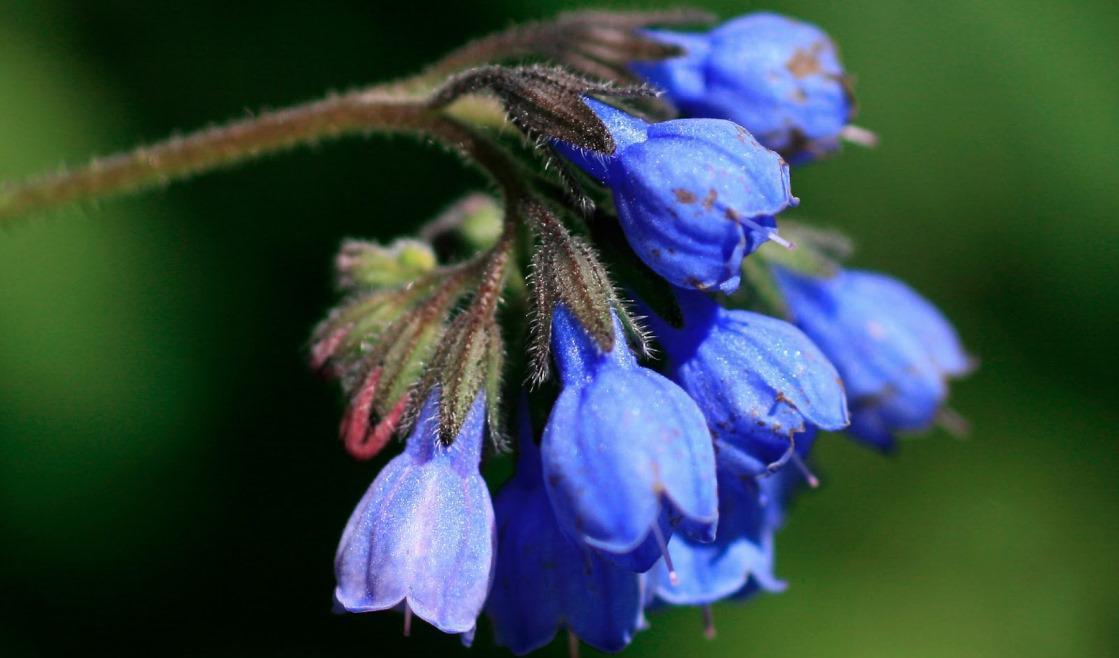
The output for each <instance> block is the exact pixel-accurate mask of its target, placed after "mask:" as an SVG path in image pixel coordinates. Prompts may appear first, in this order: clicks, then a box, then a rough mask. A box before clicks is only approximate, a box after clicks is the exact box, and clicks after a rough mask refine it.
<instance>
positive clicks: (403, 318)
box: [311, 12, 970, 654]
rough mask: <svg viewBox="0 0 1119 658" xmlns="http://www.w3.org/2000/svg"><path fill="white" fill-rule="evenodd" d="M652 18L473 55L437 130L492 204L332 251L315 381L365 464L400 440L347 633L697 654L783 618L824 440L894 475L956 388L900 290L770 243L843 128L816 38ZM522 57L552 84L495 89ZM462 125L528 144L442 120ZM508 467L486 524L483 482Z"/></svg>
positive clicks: (922, 315) (351, 584)
mask: <svg viewBox="0 0 1119 658" xmlns="http://www.w3.org/2000/svg"><path fill="white" fill-rule="evenodd" d="M687 19H688V20H694V16H690V15H689V16H688V18H687ZM666 21H667V19H666V18H665V17H663V16H658V15H643V14H639V15H631V14H613V13H605V12H595V13H588V14H576V15H571V16H565V17H561V18H560V19H557V20H556V21H555V22H554V23H541V24H536V25H534V26H532V27H531V29H528V30H527V31H526V32H518V31H514V32H512V33H510V34H509V35H505V36H503V37H501V38H497V39H494V40H492V41H489V42H487V41H485V40H483V41H482V42H480V44H481V45H475V46H473V49H472V50H467V51H466V52H467V53H468V54H470V55H472V56H473V55H477V54H478V53H479V52H481V53H485V55H486V56H485V57H484V58H481V60H482V61H475V62H472V63H473V64H483V65H482V66H478V67H474V68H466V69H464V70H461V71H457V72H455V74H454V75H452V76H451V77H450V78H449V79H448V80H447V81H446V83H445V84H444V85H442V86H441V87H439V88H437V89H436V90H434V91H433V93H432V95H431V100H430V102H429V103H428V105H426V106H425V112H428V114H426V115H423V116H425V117H436V118H435V119H432V122H433V123H431V125H430V130H431V132H432V133H433V134H435V135H436V137H437V138H438V139H440V140H442V141H443V142H444V143H447V144H448V145H450V146H452V147H453V148H457V149H459V150H460V151H462V152H463V153H464V154H465V155H466V156H467V158H468V159H469V160H471V161H473V162H475V163H477V164H478V165H479V166H481V167H482V168H483V169H484V170H485V171H487V172H488V173H489V174H490V176H491V177H492V179H493V181H494V183H495V184H496V185H497V187H498V189H499V190H500V193H501V197H502V199H501V202H498V201H496V200H490V199H489V198H488V197H485V196H478V195H474V196H471V197H470V198H469V199H468V200H466V201H464V202H463V203H461V204H458V205H456V206H455V207H453V208H452V209H451V210H449V211H448V212H447V213H446V214H445V215H444V216H442V217H440V218H439V219H437V220H436V221H435V222H433V223H432V224H431V225H429V226H428V227H427V228H425V229H424V231H423V232H422V235H423V237H424V238H425V240H404V241H398V242H396V243H393V244H392V245H389V246H387V247H386V246H380V245H376V244H373V243H368V242H358V241H350V242H347V243H346V244H345V245H344V247H343V250H342V254H341V256H340V257H339V261H338V270H339V285H340V287H341V289H342V290H343V291H344V292H345V293H346V296H345V299H344V301H343V303H342V304H341V305H340V306H339V307H338V308H337V309H336V310H334V311H333V312H332V313H331V314H330V316H329V317H328V318H327V319H326V320H325V321H324V322H323V323H322V325H320V327H319V328H318V329H317V331H316V333H315V336H314V339H313V344H312V348H311V352H312V361H313V364H314V366H315V367H316V368H317V369H319V370H320V371H321V372H323V373H324V374H326V375H328V376H331V377H334V378H337V379H338V380H339V381H340V382H341V384H342V387H343V389H344V390H345V392H346V394H347V396H348V399H349V402H348V406H347V411H346V414H345V418H344V421H343V423H342V428H341V435H342V439H343V442H344V443H345V445H346V447H347V449H348V450H349V451H350V452H351V453H352V454H353V455H354V456H355V457H358V458H361V459H369V458H372V457H374V456H375V455H376V454H378V453H379V452H380V451H381V450H382V449H384V448H385V447H386V446H387V445H388V444H389V440H390V438H391V437H392V436H396V435H407V440H406V442H405V445H404V449H403V452H401V453H400V454H398V455H397V456H395V457H393V458H392V459H391V461H389V462H388V463H387V465H385V466H384V467H383V468H382V469H381V471H380V473H379V474H378V475H377V477H376V479H375V480H374V482H373V484H372V486H370V488H369V490H368V492H367V493H366V494H365V496H364V497H363V498H362V499H361V501H360V503H358V506H357V508H356V510H355V511H354V512H353V515H352V516H351V517H350V520H349V523H348V524H347V525H346V529H345V532H344V533H343V535H342V540H341V543H340V545H339V548H338V553H337V558H336V562H335V569H336V576H337V589H336V591H335V599H336V602H337V604H338V605H339V606H340V608H341V609H344V610H347V611H350V612H367V611H375V610H387V609H396V610H400V611H402V612H403V613H404V619H405V622H404V623H405V628H406V631H407V629H408V628H409V627H410V625H411V622H412V618H413V616H416V617H419V618H420V619H423V620H424V621H426V622H428V623H430V624H432V625H433V626H435V627H436V628H438V629H439V630H441V631H443V632H446V633H454V634H460V635H461V636H462V639H463V641H464V643H466V644H469V643H470V642H471V641H472V640H473V638H474V633H475V628H476V624H477V620H478V618H479V617H480V616H482V615H483V614H485V615H487V616H488V617H489V619H490V622H491V623H492V627H493V631H494V636H495V637H496V641H497V642H498V643H499V644H501V645H504V646H506V647H508V648H509V649H510V650H511V651H513V652H514V653H516V654H524V653H528V652H531V651H533V650H535V649H538V648H540V647H543V646H545V645H547V644H548V643H549V642H550V641H552V639H553V638H554V636H555V635H556V633H557V632H559V631H566V633H567V634H568V635H569V637H570V638H572V640H573V642H572V646H575V647H577V646H578V644H577V641H582V642H585V643H587V644H589V645H590V646H593V647H595V648H597V649H601V650H605V651H618V650H621V649H622V648H624V647H625V646H626V645H627V644H628V643H629V642H630V641H631V639H632V638H633V637H634V635H635V634H636V633H638V632H639V631H642V630H643V629H645V628H647V627H648V626H649V621H648V619H647V616H646V615H647V613H650V612H652V611H654V610H656V609H659V608H661V607H665V606H693V607H697V608H700V609H702V610H703V611H704V618H705V619H706V620H707V621H708V627H707V630H708V632H709V634H711V633H713V632H714V627H713V625H711V623H710V622H711V611H710V606H711V605H712V604H714V603H715V602H717V601H723V600H743V599H747V598H750V597H752V596H754V595H756V594H760V593H763V592H780V591H782V590H783V589H784V587H785V584H784V582H783V581H782V580H781V579H779V578H778V576H777V573H776V570H775V566H776V561H775V552H774V551H775V544H776V542H775V535H776V533H777V531H778V530H779V529H780V527H781V525H782V523H783V521H784V519H785V516H786V513H787V510H788V506H789V503H790V501H791V499H792V497H793V495H794V494H795V493H796V491H797V490H798V489H800V488H801V487H802V486H803V485H805V484H807V485H811V486H813V487H814V486H816V485H817V484H818V483H817V481H816V478H815V477H814V476H813V475H812V473H811V471H810V470H809V468H808V466H807V462H808V461H809V457H810V454H809V453H810V450H811V448H812V445H813V443H814V442H815V440H816V438H817V436H819V435H820V433H821V432H846V433H847V434H849V435H850V436H852V437H854V438H856V439H858V440H860V441H864V442H868V443H870V444H871V445H873V446H876V447H878V448H882V449H886V448H890V447H891V446H893V445H894V443H895V440H896V437H897V436H898V435H899V434H905V433H910V432H915V431H919V430H923V429H926V428H928V427H929V426H930V425H931V424H933V423H934V422H935V421H936V420H937V419H938V418H939V417H941V416H942V414H943V413H944V404H945V399H946V397H947V392H948V380H949V379H950V378H952V377H958V376H961V375H963V374H965V373H966V372H967V370H968V369H969V367H970V361H969V358H968V357H967V355H966V353H965V352H964V350H963V348H962V347H961V345H960V341H959V339H958V338H957V336H956V334H955V331H954V330H953V329H952V326H951V325H950V324H949V323H948V321H947V320H946V319H945V318H944V317H943V316H942V315H941V314H940V312H939V311H937V309H936V308H935V307H934V306H933V305H932V304H930V303H929V302H928V301H926V300H925V299H923V298H922V297H921V296H919V295H918V294H917V293H916V292H914V291H913V290H911V289H910V288H908V287H906V286H905V285H904V284H902V283H900V282H898V281H895V280H893V279H891V278H889V277H886V276H884V275H881V274H874V273H870V272H863V271H857V270H853V269H846V268H845V267H844V265H843V263H842V260H843V257H844V256H843V254H841V253H839V252H840V251H842V250H839V249H836V248H835V244H834V243H835V242H836V240H835V239H832V238H830V237H829V236H827V235H825V234H823V233H821V232H819V231H817V230H812V229H807V228H804V227H800V226H798V225H796V224H793V223H791V222H786V220H781V221H782V229H781V232H779V231H778V216H779V215H781V214H782V213H783V212H784V211H786V210H787V209H789V208H791V207H793V206H795V205H796V203H797V199H796V197H794V196H793V194H792V191H791V187H790V167H789V164H788V162H793V163H800V162H804V161H807V160H810V159H816V158H819V157H820V156H823V155H825V154H828V153H830V152H832V151H834V150H835V149H836V148H837V147H838V144H839V140H840V138H841V137H843V136H844V135H845V131H846V130H848V129H849V128H850V126H849V125H848V123H849V120H850V119H851V117H852V114H853V109H854V103H853V99H852V96H851V91H850V88H849V85H848V82H847V80H848V78H847V76H846V74H845V73H844V71H843V68H842V67H841V65H840V63H839V60H838V59H837V56H836V51H835V48H834V46H833V45H832V43H831V41H830V40H829V39H828V37H827V36H826V35H825V34H824V33H823V32H821V31H820V30H819V29H818V28H816V27H814V26H811V25H808V24H805V23H801V22H798V21H794V20H792V19H788V18H785V17H781V16H776V15H773V14H754V15H750V16H745V17H742V18H739V19H736V20H733V21H730V22H728V23H725V24H724V25H722V26H720V27H717V28H715V29H713V30H711V31H709V32H706V33H695V32H680V31H669V30H666V29H654V28H655V27H657V25H661V26H663V23H664V22H666ZM668 22H670V21H668ZM525 34H531V35H532V38H524V35H525ZM487 44H489V45H491V46H492V44H504V45H506V46H508V44H517V46H516V47H515V48H511V51H512V52H503V51H502V50H501V49H500V48H496V47H493V48H489V46H487ZM487 48H489V49H487ZM560 52H562V53H566V54H565V55H564V56H563V57H560V56H558V55H557V54H556V53H560ZM525 54H529V55H537V56H540V57H542V58H545V59H548V58H552V59H553V60H556V61H560V62H562V63H563V64H565V65H566V66H567V67H568V68H567V69H560V68H548V67H542V66H539V65H538V66H532V67H509V66H502V65H499V62H500V61H501V60H502V59H503V58H504V57H505V56H507V55H517V56H521V55H525ZM469 59H470V57H468V56H467V55H460V56H458V59H455V57H452V58H450V60H449V61H452V62H454V61H467V60H469ZM436 70H438V69H436ZM640 81H644V83H645V85H644V86H642V85H638V86H634V84H633V83H634V82H640ZM653 89H655V90H659V91H661V92H663V94H662V95H659V96H657V95H650V94H649V92H650V91H651V90H653ZM466 96H471V97H475V99H476V100H477V99H479V98H481V99H482V103H481V105H483V106H485V104H486V103H489V104H490V106H492V105H494V103H493V101H494V100H496V101H497V103H496V105H497V106H499V107H501V108H502V112H503V113H504V114H505V115H507V117H508V119H509V120H511V121H512V123H513V124H514V125H515V126H516V127H518V128H519V129H520V131H521V135H519V136H518V137H517V138H516V139H511V138H510V136H509V135H508V134H507V132H506V133H496V134H495V133H486V132H485V131H484V130H482V129H481V128H479V127H477V126H472V125H469V124H468V122H465V121H464V120H462V119H461V118H456V119H454V120H450V119H442V118H439V117H442V116H444V115H443V114H441V113H443V112H446V111H448V110H447V108H451V107H454V105H455V103H457V102H458V101H459V100H461V99H463V98H464V97H466ZM424 120H427V119H424ZM415 121H416V122H417V124H418V125H422V124H420V119H415ZM541 153H543V154H545V156H546V157H550V158H552V161H553V163H554V164H555V165H556V166H554V167H549V168H546V169H543V170H541V169H542V168H541V167H539V166H538V165H539V156H540V154H541ZM534 166H535V168H534ZM794 241H795V243H796V244H794ZM793 249H795V251H791V250H793ZM464 253H465V254H467V256H466V257H465V258H463V257H462V254H464ZM441 261H442V262H441ZM522 272H527V276H523V275H522ZM638 313H639V314H640V315H638ZM506 345H512V346H524V347H525V349H524V350H523V351H524V353H525V354H526V355H527V357H528V358H517V356H516V355H515V354H513V355H510V354H507V353H506ZM553 372H554V373H555V376H554V377H552V373H553ZM503 401H504V402H503ZM511 409H512V411H510V410H511ZM507 417H512V418H513V419H515V422H510V418H507ZM506 426H512V427H513V428H514V431H512V432H510V433H509V434H511V435H512V436H510V437H507V436H506V431H505V429H504V428H505V427H506ZM487 437H488V438H489V441H488V442H487V440H486V439H487ZM511 444H512V446H513V450H515V452H516V455H517V457H516V464H515V474H514V475H513V476H512V478H511V479H509V480H508V481H507V482H505V483H504V485H503V486H501V487H500V489H499V490H498V491H497V492H496V494H495V495H494V498H493V500H492V502H491V497H490V493H489V491H488V489H487V485H486V482H485V481H484V480H483V478H482V474H481V470H480V468H481V466H482V464H483V461H484V459H483V458H484V457H485V458H492V459H503V458H504V457H503V456H502V453H504V452H508V451H509V449H510V445H511ZM487 445H489V446H491V448H489V449H487V448H486V446H487Z"/></svg>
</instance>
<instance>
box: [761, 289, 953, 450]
mask: <svg viewBox="0 0 1119 658" xmlns="http://www.w3.org/2000/svg"><path fill="white" fill-rule="evenodd" d="M774 272H775V276H776V280H777V282H778V285H779V287H780V288H781V291H782V294H783V295H784V296H785V301H786V303H787V304H788V307H789V310H790V312H791V313H792V315H793V319H794V321H795V322H796V324H797V326H799V327H800V328H801V329H803V330H804V332H805V333H806V334H808V336H809V337H810V338H812V340H813V341H815V343H816V344H817V345H819V346H820V349H821V350H823V352H824V354H826V355H827V356H828V358H829V359H831V361H832V363H834V364H835V367H836V369H837V370H838V371H839V374H840V376H842V377H843V382H844V383H845V384H846V386H847V396H848V400H849V402H850V408H851V427H850V428H849V432H850V433H851V434H852V435H854V436H855V437H857V438H859V439H862V440H864V441H867V442H869V443H871V444H872V445H875V446H877V447H879V448H882V449H889V448H891V447H892V446H893V444H894V441H895V437H894V434H895V433H897V432H904V431H914V430H921V429H924V428H926V427H928V426H929V425H930V424H931V423H932V422H933V420H934V419H935V417H936V414H937V411H938V410H939V409H940V407H941V405H942V404H943V402H944V400H945V398H946V397H947V395H948V379H949V378H951V377H958V376H961V375H964V374H966V373H967V371H968V370H969V369H970V361H969V358H968V355H967V353H966V352H965V351H964V349H963V347H962V346H961V345H960V340H959V337H958V336H957V335H956V332H955V330H954V329H953V328H952V325H951V324H950V323H949V322H948V320H947V319H945V317H944V316H943V315H942V314H941V313H940V311H938V310H937V309H936V307H934V306H933V305H932V304H931V303H929V302H928V300H926V299H924V298H923V297H921V296H920V295H918V294H917V293H916V292H914V291H913V290H912V289H911V288H909V287H908V286H906V285H905V284H903V283H901V282H900V281H897V280H896V279H892V278H890V277H888V276H885V275H882V274H877V273H874V272H863V271H853V270H847V271H841V272H840V273H838V274H836V275H835V276H833V277H831V278H819V277H814V276H808V275H805V274H800V273H796V272H793V271H790V270H787V269H783V268H775V270H774Z"/></svg>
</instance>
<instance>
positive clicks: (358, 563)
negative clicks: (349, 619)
mask: <svg viewBox="0 0 1119 658" xmlns="http://www.w3.org/2000/svg"><path fill="white" fill-rule="evenodd" d="M438 414H439V394H438V391H436V392H434V393H432V394H431V395H430V396H429V397H428V399H427V401H426V402H425V404H424V406H423V408H422V410H421V411H420V414H419V418H418V420H417V422H416V426H415V429H414V430H413V431H412V435H411V436H410V437H408V443H407V446H406V448H405V450H404V452H403V453H401V454H400V455H398V456H397V457H395V458H394V459H393V460H392V461H390V462H389V463H388V465H386V466H385V468H384V469H383V470H382V471H381V472H380V473H379V474H378V475H377V479H376V480H374V481H373V485H372V486H370V487H369V490H368V491H367V492H366V494H365V496H364V497H362V499H361V502H360V503H358V505H357V508H356V509H355V510H354V513H353V515H352V516H351V517H350V520H349V522H348V523H347V524H346V530H345V532H344V533H343V534H342V541H341V542H340V543H339V545H338V553H337V556H336V557H335V561H334V569H335V576H336V577H337V580H338V587H337V589H335V592H334V596H335V599H336V601H337V602H338V603H339V604H340V605H341V606H342V607H343V608H345V609H346V610H348V611H350V612H370V611H375V610H385V609H389V608H395V607H397V606H399V605H401V604H403V606H404V608H405V614H406V615H408V614H411V613H414V614H415V615H416V616H418V617H419V618H421V619H423V620H425V621H427V622H429V623H431V624H432V625H434V626H435V627H436V628H438V629H439V630H441V631H443V632H445V633H464V634H467V635H468V636H469V635H472V634H473V631H474V624H475V620H476V619H477V617H478V614H479V613H480V612H481V611H482V607H483V606H484V605H485V602H486V594H487V593H488V591H489V587H490V578H491V572H492V569H493V562H494V555H495V545H496V538H495V528H494V513H493V506H492V504H491V502H490V494H489V491H488V490H487V489H486V483H485V481H484V480H483V479H482V476H481V474H480V473H479V472H478V462H479V459H480V458H481V451H482V434H483V425H484V420H485V395H484V394H479V395H478V398H477V399H476V400H475V401H474V404H473V406H472V407H471V409H470V412H469V413H468V415H467V418H466V421H465V422H464V423H463V426H462V430H461V431H460V432H459V434H458V436H457V437H455V440H454V442H453V443H451V444H450V445H444V444H443V443H442V442H440V440H439V434H438V426H439V419H438Z"/></svg>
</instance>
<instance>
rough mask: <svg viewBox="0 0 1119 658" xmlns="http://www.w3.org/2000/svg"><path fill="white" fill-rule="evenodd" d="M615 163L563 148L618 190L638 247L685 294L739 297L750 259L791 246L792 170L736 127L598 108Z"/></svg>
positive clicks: (594, 104) (624, 221)
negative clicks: (783, 231) (787, 218)
mask: <svg viewBox="0 0 1119 658" xmlns="http://www.w3.org/2000/svg"><path fill="white" fill-rule="evenodd" d="M586 103H587V105H588V106H589V107H590V108H591V109H592V110H593V111H594V112H595V114H596V115H597V116H598V117H599V119H601V120H602V121H603V122H604V123H605V124H606V126H607V128H608V130H609V132H610V134H611V136H612V137H613V139H614V142H615V147H616V148H615V151H614V154H613V155H612V156H610V157H604V156H602V155H600V154H595V153H591V152H584V151H580V150H578V149H576V148H574V147H571V146H569V145H566V144H563V143H561V142H560V143H557V148H558V149H559V150H560V151H561V152H562V153H564V155H565V156H566V157H567V158H568V159H570V160H571V161H572V162H574V163H575V164H576V165H577V166H579V167H580V168H581V169H583V170H584V171H585V172H586V173H587V174H589V175H590V176H592V177H594V178H597V179H598V180H599V181H600V182H602V183H603V184H604V185H606V186H607V187H609V188H610V189H611V190H612V191H613V196H614V205H615V207H616V208H617V211H618V219H619V221H620V222H621V227H622V230H623V231H624V233H625V236H626V239H627V240H628V241H629V244H630V246H631V247H632V248H633V250H634V251H635V252H636V253H637V255H638V256H640V257H641V259H642V260H643V261H645V263H646V264H647V265H648V266H649V267H650V268H652V269H653V271H655V272H656V273H657V274H660V275H661V276H662V277H664V278H665V279H667V280H668V281H669V282H670V283H672V284H674V285H676V286H679V287H682V288H694V289H700V290H706V289H710V288H720V289H723V290H733V289H735V288H737V287H738V283H739V280H740V277H741V274H740V266H741V264H742V259H743V258H744V257H745V256H746V255H747V254H750V253H752V252H753V251H754V250H756V249H757V248H758V247H759V246H761V245H762V244H763V243H764V242H765V241H767V240H778V241H781V242H784V241H783V240H782V239H781V238H780V237H779V236H778V235H777V229H776V226H777V224H776V221H775V220H774V218H773V216H774V215H776V214H777V213H779V212H781V211H782V210H784V209H785V208H787V207H789V206H791V205H795V203H796V199H795V197H793V196H792V193H791V192H790V190H789V168H788V165H786V164H785V162H784V160H782V159H781V157H780V156H778V155H777V154H776V153H773V152H772V151H769V150H768V149H765V148H763V147H762V146H761V145H760V144H758V143H757V142H756V141H755V140H754V138H753V137H751V136H750V133H748V132H746V131H745V130H743V129H742V128H741V127H740V126H737V125H735V124H733V123H731V122H729V121H722V120H716V119H681V120H675V121H665V122H663V123H654V124H650V123H647V122H645V121H643V120H641V119H639V118H637V117H634V116H631V115H629V114H626V113H625V112H622V111H620V110H617V109H615V108H613V107H610V106H608V105H605V104H603V103H600V102H598V101H596V100H593V99H586Z"/></svg>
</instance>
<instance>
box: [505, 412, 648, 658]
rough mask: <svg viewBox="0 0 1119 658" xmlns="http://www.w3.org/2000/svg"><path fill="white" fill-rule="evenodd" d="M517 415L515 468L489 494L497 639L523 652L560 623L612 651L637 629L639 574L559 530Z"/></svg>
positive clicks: (537, 451)
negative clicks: (494, 521) (494, 532)
mask: <svg viewBox="0 0 1119 658" xmlns="http://www.w3.org/2000/svg"><path fill="white" fill-rule="evenodd" d="M523 420H524V421H525V427H522V431H521V433H520V440H519V442H518V445H519V446H520V452H521V454H520V457H519V459H518V460H517V472H516V474H515V475H514V476H513V479H512V480H510V481H509V482H508V483H507V484H506V485H505V487H504V488H503V489H502V490H501V491H500V492H499V493H498V494H497V497H496V499H495V500H494V508H495V512H496V514H497V536H498V549H497V567H496V570H495V576H494V585H493V590H492V591H491V592H490V598H489V601H488V602H487V604H486V610H487V612H488V614H489V616H490V618H491V620H492V621H493V627H494V633H495V634H496V636H497V643H498V644H501V645H503V646H506V647H508V648H509V649H510V650H511V651H512V652H513V653H515V654H517V655H523V654H526V653H528V652H530V651H534V650H535V649H538V648H540V647H543V646H544V645H546V644H548V643H549V642H551V641H552V638H553V637H555V634H556V631H557V630H559V629H560V628H561V627H566V628H567V629H568V631H569V632H571V633H573V634H574V635H575V636H576V637H578V638H579V639H580V640H582V641H584V642H586V643H587V644H589V645H591V646H592V647H594V648H596V649H599V650H601V651H620V650H621V649H622V648H624V647H625V646H626V645H627V644H629V642H630V640H631V639H632V638H633V635H634V634H635V633H636V632H637V630H638V619H639V615H640V612H641V591H640V583H639V576H638V575H637V574H635V573H633V572H631V571H625V570H623V569H621V568H619V567H617V566H615V565H614V564H612V563H611V562H609V561H607V560H605V559H604V558H603V557H602V556H600V555H599V554H598V553H597V552H596V551H594V550H592V549H590V548H589V547H588V546H586V545H584V544H582V543H580V542H577V541H576V540H573V539H571V538H569V537H568V536H566V535H565V534H564V533H563V532H562V531H561V530H560V527H559V525H558V523H557V522H556V517H555V514H554V513H553V512H552V505H551V502H550V501H549V500H548V494H547V492H546V491H545V489H544V478H543V473H542V466H541V463H540V449H539V448H538V447H537V446H536V444H535V442H534V441H533V438H532V432H531V430H530V429H528V428H527V418H525V419H523Z"/></svg>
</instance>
